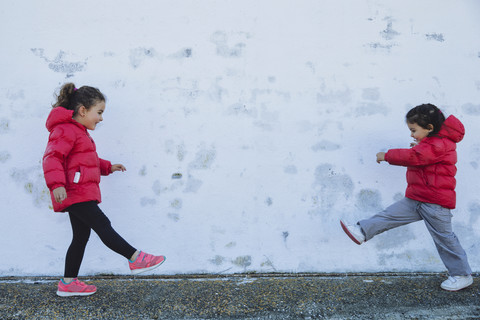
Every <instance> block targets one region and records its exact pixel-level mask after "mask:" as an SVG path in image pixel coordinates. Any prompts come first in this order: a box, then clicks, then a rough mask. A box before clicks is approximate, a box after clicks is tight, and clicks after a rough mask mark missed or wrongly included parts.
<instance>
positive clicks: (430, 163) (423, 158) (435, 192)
mask: <svg viewBox="0 0 480 320" xmlns="http://www.w3.org/2000/svg"><path fill="white" fill-rule="evenodd" d="M464 135H465V128H464V127H463V124H462V123H461V122H460V120H458V119H457V118H455V117H454V116H449V117H448V118H447V119H446V120H445V122H444V123H443V125H442V127H441V129H440V131H439V132H438V134H437V135H436V136H433V137H426V138H424V139H422V141H420V143H419V144H418V145H416V146H415V147H413V148H411V149H391V150H388V152H387V153H386V154H385V160H386V161H387V162H388V163H389V164H393V165H399V166H406V167H407V183H408V186H407V191H406V192H405V196H406V197H407V198H410V199H413V200H417V201H421V202H427V203H435V204H439V205H441V206H442V207H445V208H448V209H454V208H455V205H456V194H455V186H456V180H455V174H456V173H457V167H456V166H455V163H457V151H456V147H457V146H456V144H457V143H458V142H460V141H462V139H463V136H464Z"/></svg>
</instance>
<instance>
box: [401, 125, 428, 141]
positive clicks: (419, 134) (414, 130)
mask: <svg viewBox="0 0 480 320" xmlns="http://www.w3.org/2000/svg"><path fill="white" fill-rule="evenodd" d="M407 126H408V128H409V129H410V132H411V135H410V136H411V137H412V138H413V139H414V140H415V141H416V142H417V143H418V142H420V141H422V140H423V138H425V137H427V136H428V135H429V134H430V132H432V131H433V126H432V125H431V124H429V125H428V126H429V128H428V129H425V128H423V127H420V126H419V125H418V124H416V123H410V122H407ZM430 127H431V128H430Z"/></svg>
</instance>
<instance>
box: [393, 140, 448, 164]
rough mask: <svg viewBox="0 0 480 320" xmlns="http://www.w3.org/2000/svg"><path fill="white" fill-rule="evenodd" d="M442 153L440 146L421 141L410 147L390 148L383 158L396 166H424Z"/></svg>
mask: <svg viewBox="0 0 480 320" xmlns="http://www.w3.org/2000/svg"><path fill="white" fill-rule="evenodd" d="M443 153H444V150H443V148H441V146H436V145H433V144H430V143H427V142H423V141H422V143H419V144H418V145H416V146H414V147H413V148H410V149H390V150H388V151H387V153H385V156H384V159H385V161H387V162H388V163H389V164H392V165H397V166H405V167H415V166H425V165H429V164H433V163H436V162H438V161H439V159H440V158H441V155H442V154H443Z"/></svg>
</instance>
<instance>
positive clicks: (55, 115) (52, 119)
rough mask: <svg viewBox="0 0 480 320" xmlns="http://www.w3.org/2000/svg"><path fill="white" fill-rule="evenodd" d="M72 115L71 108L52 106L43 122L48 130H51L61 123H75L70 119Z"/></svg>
mask: <svg viewBox="0 0 480 320" xmlns="http://www.w3.org/2000/svg"><path fill="white" fill-rule="evenodd" d="M72 116H73V110H67V109H65V108H64V107H56V108H53V109H52V111H50V114H49V115H48V118H47V123H46V124H45V126H46V127H47V130H48V132H52V130H53V128H55V126H57V125H59V124H61V123H76V121H75V120H73V119H72Z"/></svg>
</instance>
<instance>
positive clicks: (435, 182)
mask: <svg viewBox="0 0 480 320" xmlns="http://www.w3.org/2000/svg"><path fill="white" fill-rule="evenodd" d="M406 121H407V126H408V128H409V129H410V131H411V136H412V138H413V139H414V141H415V142H414V143H412V145H411V147H412V148H410V149H390V150H388V152H386V153H385V152H379V153H377V162H378V163H380V162H382V161H386V162H388V163H389V164H392V165H398V166H406V167H407V183H408V186H407V190H406V192H405V198H403V199H402V200H400V201H398V202H397V203H394V204H393V205H391V206H390V207H388V208H386V209H385V210H384V211H382V212H380V213H378V214H376V215H374V216H373V217H371V218H369V219H365V220H361V221H359V222H357V223H356V224H354V225H350V224H347V223H345V222H344V221H342V220H341V221H340V224H341V226H342V228H343V230H344V231H345V233H346V234H347V235H348V236H349V237H350V238H351V239H352V240H353V241H354V242H355V243H357V244H362V243H363V242H365V241H367V240H370V239H372V238H373V237H374V236H375V235H377V234H380V233H382V232H384V231H387V230H389V229H392V228H396V227H399V226H402V225H405V224H408V223H411V222H415V221H419V220H424V221H425V225H426V226H427V229H428V231H429V232H430V234H431V236H432V238H433V241H434V242H435V245H436V247H437V251H438V253H439V255H440V258H441V259H442V261H443V263H444V264H445V266H446V268H447V270H448V272H449V275H450V276H449V277H448V279H447V280H445V281H444V282H443V283H442V284H441V287H442V288H443V289H445V290H449V291H457V290H461V289H463V288H466V287H468V286H469V285H471V284H472V283H473V279H472V276H471V273H472V270H471V269H470V266H469V264H468V261H467V255H466V253H465V251H464V250H463V248H462V246H461V245H460V242H459V241H458V239H457V237H456V235H455V234H454V233H453V231H452V223H451V218H452V214H451V213H450V209H454V208H455V204H456V195H455V185H456V180H455V174H456V172H457V168H456V166H455V163H456V162H457V152H456V144H457V143H458V142H460V141H461V140H462V139H463V136H464V134H465V129H464V127H463V125H462V123H461V122H460V120H458V119H457V118H455V117H454V116H450V117H448V118H447V119H445V116H444V115H443V114H442V112H441V111H440V110H439V109H438V108H437V107H436V106H434V105H432V104H423V105H419V106H417V107H415V108H413V109H411V110H410V111H409V112H408V113H407V116H406Z"/></svg>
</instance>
